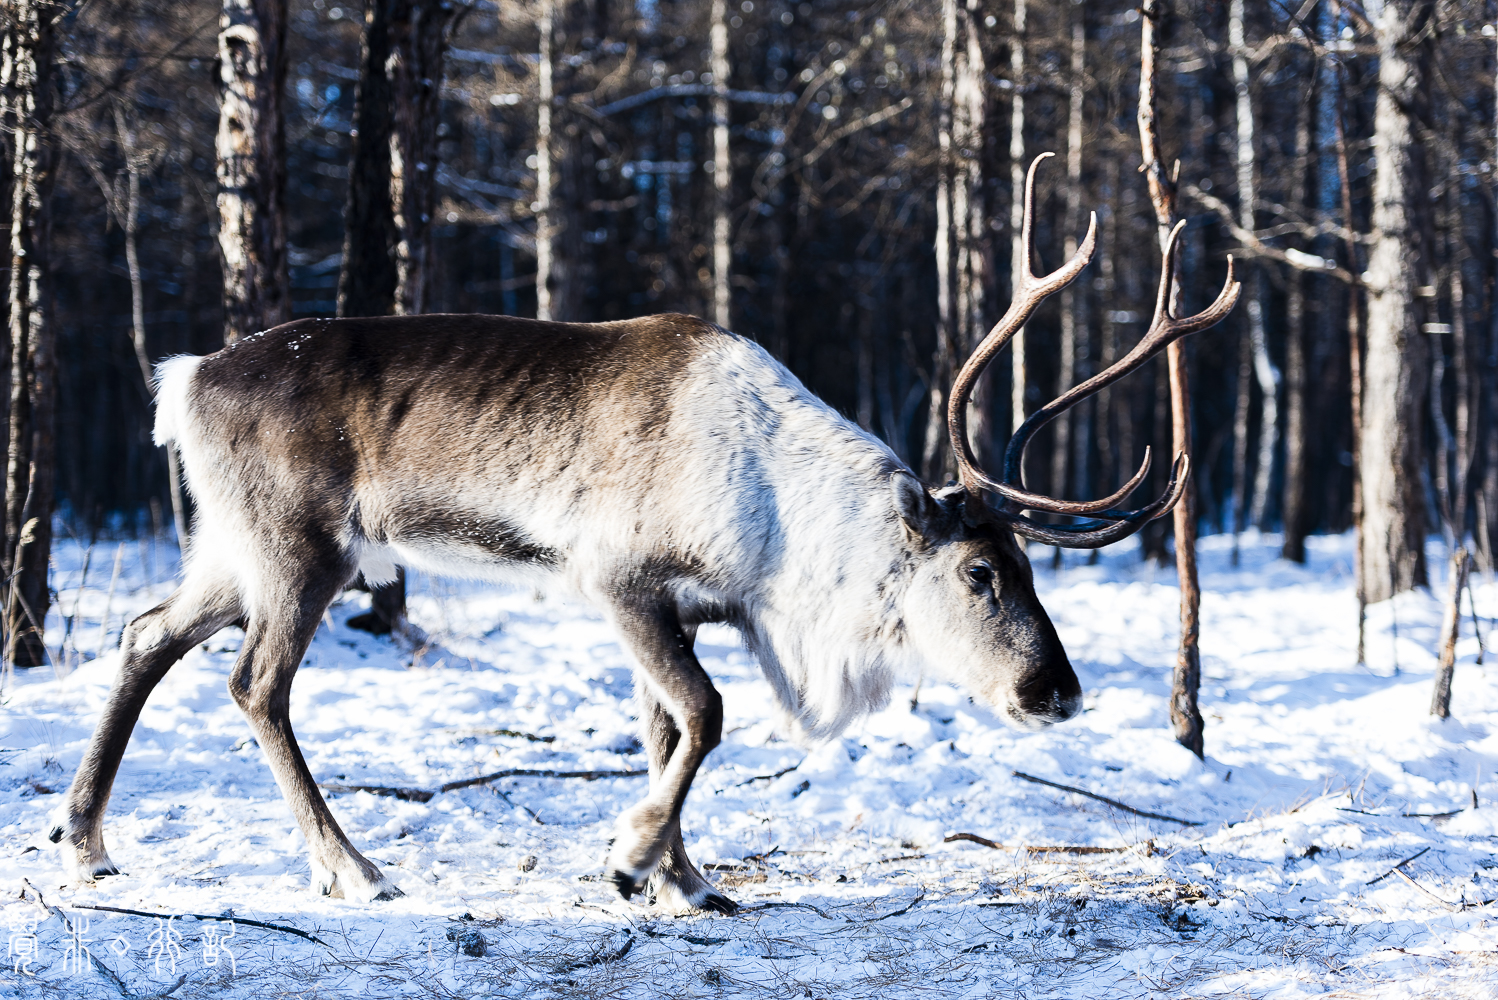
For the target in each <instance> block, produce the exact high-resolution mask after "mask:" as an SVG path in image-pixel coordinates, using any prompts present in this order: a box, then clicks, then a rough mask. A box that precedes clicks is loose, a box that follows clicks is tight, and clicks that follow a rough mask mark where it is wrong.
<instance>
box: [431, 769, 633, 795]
mask: <svg viewBox="0 0 1498 1000" xmlns="http://www.w3.org/2000/svg"><path fill="white" fill-rule="evenodd" d="M649 774H650V772H649V771H647V770H644V769H641V770H638V771H538V770H530V769H528V768H523V767H511V768H506V769H505V770H503V771H495V772H494V773H493V774H485V775H481V776H480V777H477V778H464V779H463V780H462V781H449V782H448V783H447V784H445V785H443V786H442V787H441V788H439V789H437V791H439V792H452V791H456V790H457V789H459V788H469V787H472V786H473V785H486V784H488V783H489V782H491V781H498V780H499V779H500V778H582V779H583V780H584V781H597V780H598V779H599V778H643V777H645V776H647V775H649Z"/></svg>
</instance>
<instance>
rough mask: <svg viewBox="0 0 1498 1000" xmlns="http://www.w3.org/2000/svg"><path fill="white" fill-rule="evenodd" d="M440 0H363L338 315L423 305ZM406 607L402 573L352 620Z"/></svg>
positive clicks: (444, 24)
mask: <svg viewBox="0 0 1498 1000" xmlns="http://www.w3.org/2000/svg"><path fill="white" fill-rule="evenodd" d="M454 11H455V8H454V6H453V4H451V3H447V2H438V3H422V2H419V0H369V3H368V5H367V7H366V9H365V13H364V32H363V37H362V39H361V43H360V62H359V82H358V85H357V89H356V90H355V95H354V129H355V133H356V134H355V135H354V139H353V142H352V144H351V147H350V151H349V195H348V203H347V207H346V209H345V213H344V240H343V267H342V270H341V272H340V274H339V280H338V314H339V315H340V316H387V315H390V314H391V313H395V314H397V315H413V314H416V313H420V312H424V311H426V309H427V308H428V306H429V304H430V303H429V299H430V295H431V287H432V224H431V223H432V213H433V212H434V211H435V210H436V198H437V141H438V136H437V125H438V123H439V121H440V118H441V110H442V108H441V91H442V74H443V65H442V60H443V55H444V51H445V49H446V44H447V29H448V26H449V25H450V23H451V21H452V18H453V15H454ZM405 615H406V573H405V569H404V567H397V568H396V578H395V580H394V581H392V582H391V583H387V584H383V585H380V586H375V587H371V588H370V610H369V612H368V613H366V614H362V615H355V616H354V617H353V618H351V619H349V625H350V626H351V627H353V628H357V629H362V630H364V631H367V632H373V633H375V634H376V635H387V634H389V633H390V632H391V631H392V630H394V629H395V628H396V627H398V626H399V625H400V624H401V622H402V620H403V619H404V618H405Z"/></svg>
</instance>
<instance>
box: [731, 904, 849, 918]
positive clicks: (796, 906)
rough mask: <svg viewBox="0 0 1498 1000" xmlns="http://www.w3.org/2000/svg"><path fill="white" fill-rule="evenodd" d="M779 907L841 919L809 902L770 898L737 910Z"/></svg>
mask: <svg viewBox="0 0 1498 1000" xmlns="http://www.w3.org/2000/svg"><path fill="white" fill-rule="evenodd" d="M780 908H784V909H792V910H810V911H811V912H813V913H815V914H816V915H817V916H819V917H821V918H822V919H823V920H841V919H843V918H841V917H834V916H832V915H831V914H829V913H827V912H826V911H824V910H819V909H817V908H816V907H815V906H812V905H811V904H810V903H787V902H781V901H779V900H770V901H768V902H764V903H756V904H754V905H753V906H741V907H739V912H740V913H751V912H753V911H754V910H769V909H780ZM845 922H846V921H845Z"/></svg>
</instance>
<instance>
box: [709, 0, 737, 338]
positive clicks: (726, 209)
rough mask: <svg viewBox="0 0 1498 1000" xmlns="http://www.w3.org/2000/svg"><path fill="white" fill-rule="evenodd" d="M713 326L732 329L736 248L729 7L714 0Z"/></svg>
mask: <svg viewBox="0 0 1498 1000" xmlns="http://www.w3.org/2000/svg"><path fill="white" fill-rule="evenodd" d="M712 50H713V52H712V55H713V60H712V65H713V70H712V72H713V322H714V323H717V324H718V325H719V326H721V327H723V328H724V329H728V328H729V326H730V323H729V316H728V306H729V302H730V296H731V286H730V284H729V281H730V279H731V277H732V275H731V273H730V272H731V270H732V268H733V247H732V246H731V244H730V242H729V239H730V232H729V213H730V211H731V210H732V208H733V164H732V161H731V160H730V159H729V155H728V77H729V65H728V3H727V0H713V24H712Z"/></svg>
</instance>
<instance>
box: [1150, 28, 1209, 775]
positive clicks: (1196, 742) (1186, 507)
mask: <svg viewBox="0 0 1498 1000" xmlns="http://www.w3.org/2000/svg"><path fill="white" fill-rule="evenodd" d="M1140 13H1141V14H1142V15H1143V16H1142V17H1141V18H1140V22H1141V32H1140V65H1139V143H1140V147H1141V152H1142V154H1143V160H1144V174H1145V178H1146V179H1147V180H1148V181H1149V189H1150V201H1151V202H1152V203H1153V204H1154V208H1155V223H1156V226H1157V229H1158V232H1159V237H1160V248H1161V250H1162V251H1163V250H1164V249H1165V247H1166V245H1167V243H1168V242H1169V239H1170V230H1171V227H1172V226H1174V225H1175V221H1176V190H1175V183H1174V181H1173V180H1172V179H1171V177H1170V176H1169V175H1167V174H1166V172H1165V168H1164V165H1163V164H1162V163H1161V161H1160V138H1159V134H1158V132H1157V126H1156V119H1155V103H1156V95H1155V83H1156V80H1155V73H1156V67H1157V65H1158V62H1159V56H1160V44H1161V38H1162V36H1163V35H1164V34H1165V29H1166V26H1167V24H1166V22H1167V18H1168V17H1169V16H1170V15H1169V12H1168V9H1167V8H1166V7H1165V5H1164V3H1163V2H1162V0H1145V2H1144V5H1143V8H1142V10H1141V12H1140ZM1169 295H1170V297H1171V300H1172V302H1179V300H1180V281H1179V279H1177V280H1176V281H1175V282H1174V284H1173V287H1172V288H1171V289H1170V290H1169ZM1166 351H1167V359H1168V361H1169V366H1170V404H1171V406H1170V409H1171V438H1172V442H1173V444H1174V450H1175V451H1176V452H1179V453H1184V454H1186V455H1188V456H1189V455H1190V454H1191V391H1190V385H1189V384H1188V381H1187V376H1186V353H1185V351H1184V350H1183V349H1182V344H1181V342H1180V341H1179V340H1177V341H1175V342H1173V343H1172V344H1171V345H1170V346H1169V347H1168V348H1166ZM1172 514H1173V519H1174V523H1175V541H1176V573H1177V575H1178V576H1179V578H1180V586H1181V645H1180V648H1179V650H1178V652H1177V655H1176V665H1175V672H1174V675H1173V677H1172V682H1171V693H1170V720H1171V724H1172V725H1173V726H1174V728H1175V736H1176V742H1178V743H1180V744H1181V745H1182V746H1184V747H1186V748H1187V749H1188V750H1190V751H1191V752H1192V753H1194V754H1196V755H1197V756H1198V757H1201V756H1202V753H1203V750H1204V749H1205V744H1204V741H1203V735H1202V730H1203V727H1204V725H1205V724H1204V722H1203V720H1202V715H1201V711H1200V710H1199V709H1198V708H1197V689H1198V687H1199V686H1200V684H1201V653H1200V650H1199V648H1198V641H1199V638H1200V624H1199V620H1198V609H1199V607H1200V605H1201V590H1200V587H1199V586H1198V584H1197V576H1196V487H1195V483H1194V480H1189V481H1188V482H1187V484H1186V490H1185V492H1184V494H1183V495H1182V496H1181V500H1180V502H1179V503H1177V504H1176V506H1175V510H1174V511H1173V512H1172Z"/></svg>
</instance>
